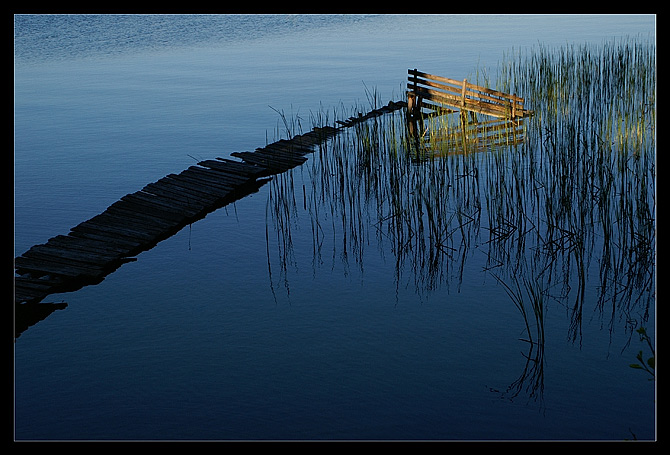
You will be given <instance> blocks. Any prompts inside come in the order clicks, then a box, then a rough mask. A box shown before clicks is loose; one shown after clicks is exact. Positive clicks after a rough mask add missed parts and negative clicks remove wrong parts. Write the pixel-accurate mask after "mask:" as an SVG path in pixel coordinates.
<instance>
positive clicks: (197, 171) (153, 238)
mask: <svg viewBox="0 0 670 455" xmlns="http://www.w3.org/2000/svg"><path fill="white" fill-rule="evenodd" d="M406 105H407V104H406V103H404V102H390V103H389V104H388V105H387V106H383V107H381V108H379V109H373V110H372V111H371V112H369V113H367V114H365V115H364V116H363V115H359V116H358V117H355V118H354V117H351V118H349V119H347V120H345V121H337V122H336V123H337V124H339V125H340V126H339V127H333V126H324V127H315V128H314V129H312V130H311V131H309V132H307V133H305V134H299V135H297V136H295V137H293V138H292V139H282V140H279V141H277V142H274V143H272V144H268V145H266V146H265V147H262V148H259V149H256V150H255V151H253V152H234V153H232V154H231V155H232V156H234V157H236V158H239V159H240V161H236V160H233V159H228V158H216V159H207V160H203V161H200V162H198V163H197V165H194V166H190V167H189V168H188V169H185V170H184V171H182V172H181V173H179V174H170V175H168V176H165V177H163V178H162V179H160V180H158V181H156V182H153V183H150V184H148V185H146V186H145V187H144V188H142V189H141V190H139V191H136V192H134V193H130V194H127V195H126V196H123V197H122V198H121V199H119V200H118V201H116V202H114V203H113V204H112V205H110V206H109V207H108V208H107V209H106V210H105V211H103V212H102V213H100V214H99V215H96V216H94V217H93V218H91V219H89V220H87V221H84V222H82V223H80V224H78V225H77V226H75V227H73V228H72V229H71V230H70V232H69V233H68V234H67V235H58V236H55V237H53V238H51V239H49V240H48V241H47V242H46V243H44V244H41V245H35V246H33V247H32V248H30V249H29V250H28V251H26V252H25V253H23V254H22V255H21V256H18V257H16V258H15V260H14V269H15V277H14V304H15V305H14V307H15V331H16V333H15V336H18V335H19V334H20V333H21V331H22V330H25V328H27V327H29V326H30V325H32V324H34V323H35V322H38V321H39V320H41V319H43V318H44V317H46V315H48V314H50V312H52V311H54V309H59V308H62V307H63V306H62V305H63V304H62V303H61V304H58V308H54V309H51V310H49V309H45V305H48V304H44V303H41V302H42V300H43V299H45V298H46V297H47V296H48V295H50V294H56V293H64V292H72V291H75V290H77V289H80V288H82V287H84V286H87V285H91V284H97V283H99V282H101V281H102V280H103V279H104V277H105V276H107V275H109V274H110V273H112V272H114V271H115V270H116V269H118V268H119V267H120V266H121V265H123V264H124V263H126V262H129V261H133V260H135V258H134V256H136V255H138V254H139V253H141V252H143V251H147V250H149V249H151V248H153V247H154V246H155V245H156V244H157V243H158V242H160V241H162V240H164V239H166V238H168V237H170V236H172V235H174V234H176V233H177V232H178V231H179V230H181V229H182V228H183V227H185V226H187V225H188V224H191V223H193V222H195V221H198V220H199V219H202V218H204V217H205V216H206V215H207V214H208V213H211V212H212V211H214V210H217V209H219V208H221V207H223V206H225V205H228V204H230V203H232V202H235V201H237V200H239V199H241V198H243V197H245V196H247V195H249V194H252V193H254V192H256V191H258V190H259V189H260V188H261V187H262V186H263V185H264V184H265V183H267V181H269V178H270V177H271V176H272V175H274V174H279V173H283V172H285V171H288V170H290V169H292V168H294V167H297V166H300V165H301V164H303V163H304V162H305V161H307V158H306V156H305V155H307V154H309V153H313V152H314V147H315V146H317V145H319V144H321V143H323V142H325V141H326V140H328V139H330V138H332V137H333V136H335V135H337V134H338V133H339V132H340V131H341V130H342V129H343V128H346V127H350V126H353V125H355V124H357V123H359V122H361V121H364V120H367V119H369V118H372V117H376V116H379V115H383V114H385V113H387V112H392V111H395V110H397V109H400V108H402V107H406ZM37 304H39V305H40V306H36V305H37Z"/></svg>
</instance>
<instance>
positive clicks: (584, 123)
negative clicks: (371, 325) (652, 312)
mask: <svg viewBox="0 0 670 455" xmlns="http://www.w3.org/2000/svg"><path fill="white" fill-rule="evenodd" d="M655 67H656V61H655V46H654V44H653V43H650V42H648V41H644V40H639V39H630V40H622V41H615V42H607V43H604V44H603V45H599V46H598V45H583V46H574V45H572V46H565V47H559V48H549V47H546V46H541V45H540V46H538V47H535V48H533V49H529V50H527V51H525V52H524V53H521V52H518V51H517V52H514V51H513V53H512V54H510V55H508V56H506V57H505V58H504V59H503V61H502V62H501V63H500V64H499V65H498V67H497V71H498V72H497V74H496V75H494V76H493V77H491V76H490V75H489V74H486V73H485V72H478V73H477V75H476V79H477V80H478V81H479V80H480V79H481V80H483V81H484V82H485V83H486V84H487V85H489V86H491V87H492V88H495V89H497V90H501V91H505V92H509V93H517V94H519V95H520V96H523V97H524V98H525V99H526V100H527V103H530V108H531V109H533V110H534V111H535V115H534V116H532V117H530V118H525V119H521V120H519V119H514V120H511V119H502V120H491V119H486V118H485V117H483V116H471V115H459V114H448V115H431V116H426V117H425V118H423V119H420V121H419V122H416V123H414V122H411V121H409V120H408V119H407V118H406V117H405V113H404V112H403V111H395V112H393V113H390V114H386V115H384V116H381V117H374V118H371V119H368V120H366V121H364V122H360V123H357V124H356V125H355V126H353V127H351V128H346V129H345V130H343V131H342V132H341V133H340V134H339V135H338V136H337V137H336V138H335V139H333V140H332V141H330V142H328V143H325V144H323V145H322V146H321V147H320V149H319V152H318V153H317V154H316V156H315V157H314V159H313V160H311V165H309V167H308V169H309V182H310V183H309V184H308V186H307V187H304V188H305V189H304V190H302V191H304V192H305V195H304V202H303V209H305V208H306V209H307V212H308V215H309V216H310V217H311V225H312V234H313V236H314V241H313V244H314V251H315V255H317V254H318V255H319V257H321V256H320V255H321V249H322V246H323V245H324V242H325V241H328V238H329V237H330V238H331V239H332V243H333V250H334V254H333V257H336V256H338V257H340V258H341V259H342V260H343V261H349V260H350V259H351V258H354V260H355V262H356V264H357V266H358V267H360V268H361V269H362V268H363V263H364V259H365V252H366V250H367V249H368V246H369V245H371V244H376V245H377V246H378V250H379V251H380V253H381V254H382V255H388V254H389V253H390V254H391V255H392V257H393V261H394V263H395V265H396V282H397V285H398V286H401V285H406V284H408V283H412V284H413V285H414V286H415V287H416V289H417V293H418V294H423V293H429V292H432V291H433V290H435V289H437V288H439V287H440V286H443V285H446V286H450V285H452V284H453V283H455V284H456V285H457V286H459V287H460V286H461V284H462V278H463V273H464V272H463V271H464V270H465V267H466V263H468V261H472V260H474V259H473V255H474V254H475V253H476V254H483V255H484V257H485V258H486V263H485V265H484V270H485V271H487V272H488V273H492V274H495V276H496V277H498V278H499V282H500V283H501V284H502V283H505V284H507V285H508V286H510V288H509V289H515V290H516V291H517V292H515V294H514V295H517V296H518V295H519V293H518V289H517V286H513V284H514V283H515V280H521V281H519V283H521V284H524V283H525V284H524V286H525V287H526V288H527V289H528V290H527V292H524V293H523V294H522V295H523V298H524V299H525V300H524V302H523V305H524V306H523V308H532V310H533V313H532V318H531V319H529V320H534V321H535V326H537V324H538V323H539V320H538V319H537V318H539V317H540V316H541V315H542V312H541V310H543V308H540V306H545V305H547V304H548V302H555V303H558V304H559V305H563V306H564V307H565V308H566V310H567V313H568V314H569V315H570V319H571V324H570V332H569V334H568V336H569V338H570V339H572V340H573V341H575V342H579V341H580V339H581V321H582V320H583V312H584V311H585V306H586V305H587V304H591V303H593V302H596V303H595V305H596V306H597V308H598V309H599V310H600V315H601V317H602V318H603V322H605V321H607V323H608V324H609V325H610V327H613V326H614V325H615V324H616V323H617V322H618V321H622V322H623V323H624V325H625V326H626V327H627V330H632V325H631V324H630V323H629V322H626V321H633V320H635V319H641V320H645V318H648V316H649V306H650V305H651V304H652V303H653V301H654V298H655V279H656V278H655V277H656V275H655V263H656V258H655V251H656V243H655V235H656V223H655V212H656V198H655V179H656V164H655V163H656V144H655V127H656V100H655V85H656V79H655V74H656V71H655ZM479 83H481V82H479ZM365 89H366V97H367V103H368V106H354V107H353V108H352V109H350V110H349V111H348V112H347V110H346V109H344V107H340V112H333V114H332V117H333V119H334V118H347V117H349V115H350V114H351V115H354V116H355V115H357V113H358V112H365V111H367V110H369V109H374V108H376V107H378V106H381V105H383V104H385V103H383V102H382V101H381V97H380V95H379V93H377V91H376V90H369V89H368V87H365ZM330 120H331V117H330V115H317V116H313V118H312V121H313V122H324V121H330ZM283 123H284V125H285V127H286V129H287V130H289V129H293V130H295V129H296V125H300V122H297V121H296V122H293V123H290V122H283ZM285 183H286V185H277V186H276V187H274V188H276V191H275V192H273V193H272V195H273V197H274V196H275V195H276V197H277V201H276V202H275V205H273V206H272V207H273V209H272V210H271V211H270V212H269V213H270V214H271V216H276V217H284V218H285V219H284V221H282V222H281V223H276V226H277V228H278V229H287V228H288V227H290V226H291V223H289V218H290V217H291V216H295V211H294V210H293V209H291V208H292V207H293V208H294V205H292V202H291V200H292V198H289V197H288V196H287V195H280V193H281V192H282V191H286V192H291V191H294V189H293V188H292V187H291V185H292V184H293V182H291V181H290V180H287V181H286V182H285ZM283 200H285V201H283ZM280 202H281V203H280ZM278 241H279V242H281V244H282V245H286V247H289V246H290V239H289V238H284V237H279V238H278ZM336 250H337V251H338V253H337V254H335V251H336ZM320 261H321V260H320V259H319V261H315V263H319V262H320ZM594 277H595V279H594ZM405 280H407V281H408V283H403V284H401V281H405ZM531 283H543V285H542V288H541V289H540V288H533V287H528V286H530V284H531ZM503 287H504V286H503ZM509 289H508V290H509ZM587 299H588V301H587ZM533 302H535V303H537V305H536V304H535V303H533ZM527 305H531V306H530V307H529V306H527ZM538 305H539V306H538ZM526 314H527V315H531V313H526ZM531 333H532V336H533V341H534V342H537V341H538V340H540V339H543V334H542V333H540V332H537V331H532V330H530V327H529V337H530V336H531V335H530V334H531Z"/></svg>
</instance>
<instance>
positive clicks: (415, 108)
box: [407, 68, 421, 117]
mask: <svg viewBox="0 0 670 455" xmlns="http://www.w3.org/2000/svg"><path fill="white" fill-rule="evenodd" d="M417 72H418V70H417V69H416V68H414V70H409V73H410V74H411V75H412V77H411V79H410V80H411V82H412V84H411V93H409V94H408V96H407V111H408V113H409V114H410V116H412V117H414V116H415V115H416V114H417V113H420V112H421V98H419V96H418V95H417V92H418V88H419V85H418V80H417Z"/></svg>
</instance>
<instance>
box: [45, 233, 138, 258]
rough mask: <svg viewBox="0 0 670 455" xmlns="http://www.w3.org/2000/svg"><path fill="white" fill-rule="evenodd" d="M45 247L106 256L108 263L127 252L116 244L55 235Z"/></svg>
mask: <svg viewBox="0 0 670 455" xmlns="http://www.w3.org/2000/svg"><path fill="white" fill-rule="evenodd" d="M46 245H48V246H51V245H53V246H56V247H58V248H64V249H65V248H67V249H71V250H76V251H83V252H90V253H95V254H98V255H99V256H107V257H108V260H110V261H113V260H117V259H119V258H121V257H123V255H124V254H125V253H126V252H127V251H128V250H127V248H121V247H119V246H118V245H117V244H112V243H109V242H104V241H100V240H94V239H84V238H81V237H73V236H70V235H57V236H56V237H52V238H50V239H49V240H48V241H47V243H46Z"/></svg>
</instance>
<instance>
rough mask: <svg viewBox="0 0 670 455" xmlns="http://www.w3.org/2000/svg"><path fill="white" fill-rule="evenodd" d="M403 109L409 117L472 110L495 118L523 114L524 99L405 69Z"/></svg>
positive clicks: (465, 81)
mask: <svg viewBox="0 0 670 455" xmlns="http://www.w3.org/2000/svg"><path fill="white" fill-rule="evenodd" d="M407 72H408V77H407V111H408V113H409V114H410V116H411V117H412V118H420V117H421V116H423V115H425V114H426V112H424V110H427V111H428V112H427V113H428V114H434V113H450V112H458V111H461V112H466V111H469V112H475V113H478V114H484V115H488V116H492V117H497V118H517V117H525V116H527V115H529V114H531V113H532V111H529V110H526V109H525V108H524V99H523V98H520V97H518V96H516V95H510V94H507V93H503V92H499V91H497V90H491V89H489V88H486V87H481V86H479V85H475V84H470V83H469V82H468V81H467V79H463V80H462V81H458V80H455V79H449V78H447V77H441V76H435V75H432V74H428V73H423V72H421V71H418V70H417V69H416V68H415V69H410V70H408V71H407Z"/></svg>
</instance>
